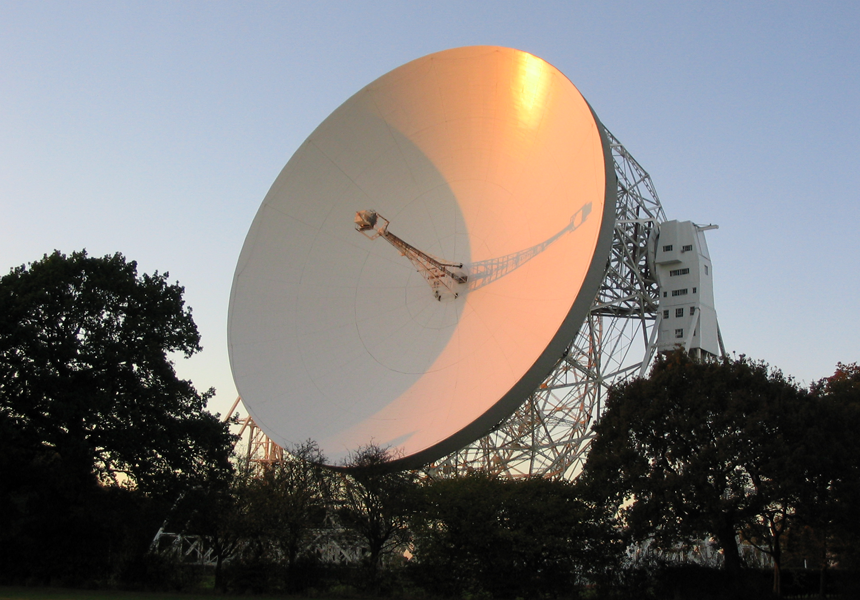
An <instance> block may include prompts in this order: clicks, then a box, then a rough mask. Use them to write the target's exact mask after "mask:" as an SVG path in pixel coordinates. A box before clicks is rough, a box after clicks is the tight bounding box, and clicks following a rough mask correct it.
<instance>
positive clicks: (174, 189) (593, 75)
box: [0, 1, 860, 412]
mask: <svg viewBox="0 0 860 600" xmlns="http://www.w3.org/2000/svg"><path fill="white" fill-rule="evenodd" d="M858 31H860V4H857V3H854V2H849V1H845V2H758V3H749V2H719V3H715V2H659V3H655V2H637V3H633V2H611V3H610V2H541V3H538V2H528V3H526V2H432V3H430V2H315V3H299V2H296V3H288V2H184V3H177V2H146V3H144V2H23V1H22V2H8V1H0V208H2V212H0V272H2V273H4V274H5V273H6V272H8V270H9V269H11V268H12V267H14V266H16V265H21V264H24V263H27V262H31V261H34V260H37V259H39V258H41V257H42V255H43V254H45V253H50V252H51V251H53V250H54V249H59V250H61V251H63V252H66V253H68V252H72V251H74V250H80V249H82V248H86V249H87V250H88V252H89V253H90V254H91V255H96V256H101V255H104V254H112V253H114V252H117V251H119V252H122V253H123V254H125V256H126V257H127V258H129V259H133V260H136V261H138V264H139V268H140V270H141V271H145V272H152V271H155V270H158V271H161V272H163V271H169V272H170V279H171V281H175V280H178V281H179V282H180V283H181V284H182V285H184V286H185V289H186V300H187V302H188V303H189V304H190V305H191V306H192V307H193V309H194V316H195V320H196V321H197V324H198V326H199V328H200V331H201V333H202V336H203V346H204V350H203V352H202V353H201V354H200V355H198V356H197V357H195V358H193V359H192V360H191V361H182V360H178V370H179V372H180V374H181V375H182V376H183V377H187V378H191V379H192V380H193V381H194V383H195V384H196V385H197V387H198V388H199V389H206V388H208V387H210V386H214V387H215V388H217V391H218V394H217V397H216V399H215V401H214V402H213V403H212V405H211V407H212V409H213V410H216V411H221V412H224V411H226V410H227V408H229V405H230V403H231V402H232V400H233V399H234V398H235V395H236V390H235V387H234V386H233V382H232V378H231V376H230V368H229V364H228V360H227V350H226V319H227V303H228V296H229V293H230V285H231V281H232V277H233V270H234V267H235V264H236V259H237V257H238V255H239V251H240V249H241V246H242V243H243V241H244V237H245V234H246V232H247V230H248V227H249V225H250V223H251V220H252V219H253V217H254V214H255V213H256V211H257V208H258V207H259V205H260V202H261V201H262V199H263V197H264V196H265V194H266V192H267V190H268V188H269V186H270V185H271V184H272V182H273V181H274V179H275V177H276V176H277V174H278V173H279V171H280V170H281V168H282V167H283V166H284V164H285V163H286V162H287V160H288V159H289V158H290V156H291V155H292V153H293V152H294V151H295V150H296V149H297V148H298V146H299V145H300V144H301V143H302V141H303V140H304V139H305V138H306V137H307V136H308V135H309V134H310V133H311V131H313V129H314V128H315V127H316V126H317V125H318V124H319V123H320V121H322V120H323V119H324V118H325V117H326V116H328V114H329V113H330V112H331V111H333V110H334V109H335V108H336V107H337V106H339V105H340V104H341V103H342V102H343V101H345V100H346V99H347V98H348V97H349V96H351V95H352V94H353V93H355V92H356V91H358V90H359V89H360V88H362V87H363V86H364V85H366V84H367V83H369V82H371V81H372V80H374V79H376V78H377V77H379V76H380V75H382V74H384V73H386V72H387V71H389V70H391V69H393V68H395V67H397V66H399V65H401V64H403V63H405V62H407V61H410V60H412V59H414V58H418V57H420V56H423V55H425V54H429V53H431V52H436V51H439V50H443V49H446V48H452V47H456V46H465V45H476V44H487V45H499V46H510V47H513V48H518V49H520V50H525V51H527V52H531V53H532V54H535V55H537V56H539V57H541V58H543V59H545V60H547V61H548V62H550V63H551V64H553V65H554V66H556V67H557V68H559V69H560V70H561V71H562V72H563V73H565V74H566V75H567V76H568V77H569V78H570V79H571V81H572V82H573V83H574V84H575V85H576V86H577V87H578V88H579V89H580V91H581V92H582V93H583V95H584V96H585V98H586V99H587V100H588V101H589V102H590V103H591V105H592V107H593V108H594V110H595V112H596V113H597V114H598V116H599V117H600V119H601V120H602V121H603V123H604V124H605V125H606V126H607V127H608V128H609V129H610V131H612V132H613V133H614V134H615V135H616V136H617V137H618V138H619V139H620V140H621V141H622V143H623V144H624V145H625V146H626V147H627V149H628V150H629V151H630V152H631V153H632V154H633V155H634V156H635V157H636V158H637V160H638V161H639V162H640V163H641V164H642V166H643V167H644V168H645V169H646V170H648V172H649V173H650V174H651V177H652V178H653V180H654V183H655V185H656V187H657V192H658V194H659V196H660V199H661V201H662V203H663V207H664V209H665V211H666V214H667V216H668V218H669V219H679V220H692V221H694V222H697V223H700V224H707V223H715V224H718V225H719V226H720V229H719V230H717V231H710V232H708V244H709V247H710V252H711V258H712V260H713V264H714V281H715V294H716V308H717V314H718V316H719V320H720V325H721V329H722V333H723V338H724V340H725V342H726V346H727V348H728V349H729V350H731V351H734V352H737V353H738V354H741V353H744V354H747V355H749V356H751V357H753V358H757V359H763V360H766V361H768V362H769V363H770V364H771V365H773V366H776V367H779V368H781V369H782V370H783V371H784V372H785V373H787V374H790V375H793V376H794V377H796V378H797V379H798V380H800V381H802V382H804V383H809V382H811V381H813V380H816V379H818V378H821V377H825V376H827V375H830V374H832V373H833V370H834V368H835V365H836V363H837V361H843V362H854V361H858V360H860V344H858V334H860V306H858V295H860V294H858V292H860V285H858V271H860V269H858V258H860V236H858V234H857V228H858V223H860V204H858V195H860V192H858V185H857V173H858V168H860V143H858V140H860V117H858V107H860V35H858V33H857V32H858Z"/></svg>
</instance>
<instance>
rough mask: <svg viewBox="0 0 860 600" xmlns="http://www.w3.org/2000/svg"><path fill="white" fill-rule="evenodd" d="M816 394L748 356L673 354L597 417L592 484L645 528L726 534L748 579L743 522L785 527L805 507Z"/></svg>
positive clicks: (733, 567)
mask: <svg viewBox="0 0 860 600" xmlns="http://www.w3.org/2000/svg"><path fill="white" fill-rule="evenodd" d="M804 400H805V394H804V393H803V391H802V390H800V389H799V388H798V387H797V385H796V384H795V383H794V382H793V381H791V380H790V379H786V378H785V377H784V376H783V375H782V374H781V373H780V372H778V371H773V370H770V369H769V368H768V366H767V365H766V364H764V363H758V362H753V361H751V360H748V359H747V358H745V357H743V356H742V357H740V358H739V359H729V358H726V359H724V360H722V361H720V362H708V363H701V362H695V361H694V360H693V359H691V358H690V357H689V356H688V355H687V354H686V353H683V352H676V353H673V354H670V355H668V356H664V357H661V358H659V359H658V360H657V362H656V364H655V365H654V367H653V369H652V371H651V374H650V376H649V377H648V378H647V379H637V380H634V381H632V382H630V383H628V384H626V385H622V386H620V387H618V388H615V389H613V390H612V391H611V393H610V396H609V399H608V401H607V405H606V412H605V414H604V416H603V417H602V419H601V421H600V422H599V423H598V424H597V425H596V426H595V429H594V430H595V433H596V438H595V440H594V442H593V444H592V448H591V452H590V454H589V457H588V460H587V463H586V466H585V471H584V475H583V477H584V484H585V485H587V486H588V487H589V489H590V490H591V492H592V493H594V494H596V495H597V496H598V497H602V498H604V499H606V500H607V501H608V502H611V503H612V505H613V506H614V507H615V508H616V509H617V510H618V511H619V514H621V515H622V516H623V518H624V521H625V522H626V525H627V527H628V528H629V531H630V532H631V534H632V535H633V537H634V539H639V540H643V539H647V538H652V539H654V540H655V541H656V542H657V543H658V544H661V545H663V546H665V547H671V546H672V545H674V544H677V543H683V542H687V541H692V540H697V539H706V538H707V537H708V536H714V537H715V538H716V542H717V544H718V545H719V547H720V548H721V549H722V551H723V555H724V560H725V568H726V570H727V571H728V572H729V573H730V574H732V576H733V577H734V578H735V580H737V575H738V574H739V571H740V567H741V561H740V555H739V551H738V546H737V541H736V537H737V536H738V535H739V534H740V533H741V531H742V530H744V529H746V528H749V527H752V526H756V525H761V524H765V525H766V526H765V527H764V528H761V527H759V528H758V531H759V532H762V531H764V532H765V533H766V534H767V535H770V536H772V539H771V540H770V545H769V547H770V548H771V549H772V550H773V551H774V554H773V556H774V560H775V562H776V570H775V582H774V583H775V589H777V590H778V589H779V568H778V565H779V558H780V556H779V548H780V544H779V536H780V535H781V534H782V532H783V531H784V530H785V526H786V524H787V523H788V519H790V518H791V516H792V515H793V514H794V511H795V509H796V502H797V498H798V494H799V491H798V486H799V485H801V483H802V477H794V476H792V471H793V465H792V460H791V459H792V457H793V456H794V452H795V451H796V448H795V446H796V443H797V441H798V440H797V439H796V438H797V432H798V431H799V430H800V429H799V427H798V425H797V421H796V420H792V419H793V415H796V414H798V413H800V412H801V408H802V406H803V404H804Z"/></svg>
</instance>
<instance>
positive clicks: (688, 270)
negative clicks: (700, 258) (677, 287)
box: [669, 269, 690, 277]
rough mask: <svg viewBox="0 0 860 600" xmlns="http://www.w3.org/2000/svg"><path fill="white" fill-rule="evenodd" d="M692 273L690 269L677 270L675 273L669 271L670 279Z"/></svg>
mask: <svg viewBox="0 0 860 600" xmlns="http://www.w3.org/2000/svg"><path fill="white" fill-rule="evenodd" d="M689 272H690V269H675V270H674V271H669V277H677V276H678V275H686V274H688V273H689Z"/></svg>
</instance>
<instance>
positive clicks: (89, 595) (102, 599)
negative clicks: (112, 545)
mask: <svg viewBox="0 0 860 600" xmlns="http://www.w3.org/2000/svg"><path fill="white" fill-rule="evenodd" d="M196 598H205V599H206V600H240V599H241V600H248V596H247V595H245V596H230V595H221V594H215V593H213V592H209V593H205V592H198V593H194V592H189V593H187V594H185V593H183V594H179V593H160V592H123V591H117V590H75V589H63V588H43V587H6V586H0V600H195V599H196ZM254 598H255V599H257V600H266V598H267V596H254ZM268 598H274V596H269V597H268ZM279 598H289V599H290V600H301V599H300V598H299V597H298V596H282V597H279ZM315 600H324V599H322V598H316V599H315Z"/></svg>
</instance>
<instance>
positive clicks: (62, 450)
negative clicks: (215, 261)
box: [0, 251, 232, 492]
mask: <svg viewBox="0 0 860 600" xmlns="http://www.w3.org/2000/svg"><path fill="white" fill-rule="evenodd" d="M167 277H168V274H167V273H165V274H163V275H160V274H158V272H156V273H155V274H154V275H147V274H144V275H142V276H138V274H137V265H136V263H135V262H134V261H131V262H127V261H126V259H125V258H124V257H123V256H122V255H121V254H119V253H117V254H114V255H113V256H105V257H103V258H92V257H90V256H88V255H87V253H86V251H82V252H74V253H72V254H71V255H70V256H66V255H64V254H61V253H60V252H58V251H55V252H54V253H53V254H51V255H46V256H45V257H44V258H42V260H40V261H37V262H34V263H31V264H30V265H29V266H20V267H17V268H15V269H12V271H11V272H10V273H9V274H8V275H6V276H4V277H3V278H2V279H0V412H2V416H3V418H4V419H6V420H7V421H9V422H10V423H12V426H13V427H14V428H15V429H17V430H18V431H20V432H22V435H27V436H29V437H31V438H32V439H35V440H38V442H39V444H40V447H39V450H40V451H45V450H46V449H49V450H50V451H51V452H54V453H56V455H57V457H58V460H61V461H62V463H63V465H64V468H65V469H66V470H68V471H70V472H73V473H76V474H77V475H78V476H79V477H80V478H81V479H82V480H85V479H89V478H94V479H95V480H97V481H99V482H101V483H108V482H111V483H124V484H127V485H131V486H133V487H136V488H138V489H142V490H145V491H154V492H164V491H166V490H168V489H170V488H171V487H173V486H175V485H176V483H177V482H180V481H182V480H188V479H193V478H195V477H196V478H200V477H202V475H203V472H204V471H206V470H209V469H215V470H221V471H226V470H229V468H230V467H229V462H228V457H229V453H230V449H231V444H232V438H231V436H230V434H229V432H228V430H227V428H226V426H225V425H224V424H222V423H221V422H220V421H219V419H218V418H217V417H216V416H214V415H211V414H209V413H208V412H206V411H205V410H204V407H205V405H206V401H207V399H208V398H209V397H210V396H211V395H212V394H213V393H214V392H213V391H212V390H210V391H208V392H206V393H203V394H200V393H198V392H197V390H196V389H195V388H194V386H193V385H192V384H191V382H189V381H185V380H181V379H179V378H178V377H177V376H176V373H175V371H174V368H173V364H172V362H171V360H170V356H171V355H172V354H174V353H179V354H182V355H184V356H185V357H189V356H191V355H192V354H194V353H195V352H198V351H200V349H201V348H200V335H199V334H198V332H197V327H196V325H195V324H194V321H193V319H192V318H191V309H190V308H188V307H186V306H185V304H184V301H183V299H182V294H183V292H184V289H183V288H182V287H181V286H179V285H178V284H173V285H171V284H169V283H168V281H167Z"/></svg>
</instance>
